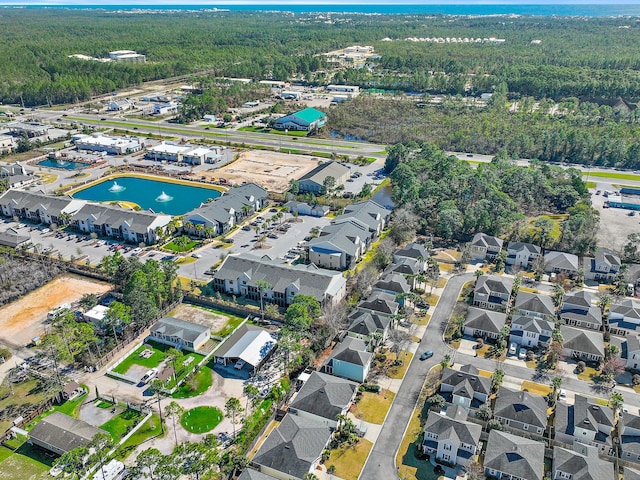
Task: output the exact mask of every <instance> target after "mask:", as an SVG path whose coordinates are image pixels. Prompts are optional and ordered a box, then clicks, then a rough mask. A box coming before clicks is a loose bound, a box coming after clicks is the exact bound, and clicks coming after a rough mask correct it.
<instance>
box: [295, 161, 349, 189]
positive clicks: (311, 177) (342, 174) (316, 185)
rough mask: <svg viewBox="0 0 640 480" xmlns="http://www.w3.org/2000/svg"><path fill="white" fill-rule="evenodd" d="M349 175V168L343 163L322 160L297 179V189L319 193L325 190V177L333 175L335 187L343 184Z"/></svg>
mask: <svg viewBox="0 0 640 480" xmlns="http://www.w3.org/2000/svg"><path fill="white" fill-rule="evenodd" d="M350 175H351V170H349V169H348V168H347V167H345V166H344V165H342V164H340V163H338V162H324V163H321V164H320V165H318V166H317V167H315V168H314V169H313V170H311V171H309V172H307V173H305V174H304V175H303V176H302V177H300V178H299V179H298V191H299V192H300V193H314V194H316V195H320V194H322V193H323V192H324V190H325V187H324V182H325V180H326V178H327V177H333V179H334V180H335V182H334V188H335V187H339V186H340V185H344V182H346V181H347V179H348V178H349V176H350Z"/></svg>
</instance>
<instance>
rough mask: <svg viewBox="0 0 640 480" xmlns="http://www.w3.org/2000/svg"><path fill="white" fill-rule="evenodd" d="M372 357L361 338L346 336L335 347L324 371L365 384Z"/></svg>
mask: <svg viewBox="0 0 640 480" xmlns="http://www.w3.org/2000/svg"><path fill="white" fill-rule="evenodd" d="M372 357H373V354H372V353H371V352H369V351H368V348H367V343H365V342H364V341H363V340H360V339H359V338H354V337H350V336H346V337H344V338H343V339H342V341H341V342H340V343H338V344H337V345H336V346H335V347H334V349H333V352H331V355H330V356H329V359H328V360H327V363H326V364H325V365H324V367H323V371H324V372H325V373H329V374H331V375H337V376H338V377H343V378H348V379H349V380H353V381H355V382H364V380H365V378H367V375H369V368H370V366H371V358H372Z"/></svg>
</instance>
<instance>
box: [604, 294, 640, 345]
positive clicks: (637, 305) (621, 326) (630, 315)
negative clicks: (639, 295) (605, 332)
mask: <svg viewBox="0 0 640 480" xmlns="http://www.w3.org/2000/svg"><path fill="white" fill-rule="evenodd" d="M609 331H610V332H611V333H612V334H614V335H622V336H624V335H627V334H629V333H635V332H639V333H640V301H638V300H636V299H633V298H625V299H623V300H621V301H617V302H612V304H611V306H610V307H609Z"/></svg>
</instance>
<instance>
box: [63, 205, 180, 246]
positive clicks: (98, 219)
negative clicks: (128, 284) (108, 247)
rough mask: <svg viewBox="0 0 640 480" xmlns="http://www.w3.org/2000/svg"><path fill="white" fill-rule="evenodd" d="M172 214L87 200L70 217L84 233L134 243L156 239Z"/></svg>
mask: <svg viewBox="0 0 640 480" xmlns="http://www.w3.org/2000/svg"><path fill="white" fill-rule="evenodd" d="M169 222H171V216H170V215H161V214H160V215H159V214H156V213H153V212H147V211H135V210H129V209H124V208H120V207H118V206H115V205H101V204H97V203H86V204H85V205H83V206H82V208H80V210H78V211H77V212H76V213H74V214H73V216H72V217H71V226H72V227H73V228H75V229H76V230H79V231H81V232H84V233H97V234H98V235H102V236H107V237H113V238H121V239H123V240H126V241H127V242H132V243H142V242H144V243H155V242H156V241H157V240H158V232H159V231H164V230H165V229H166V227H167V225H168V224H169Z"/></svg>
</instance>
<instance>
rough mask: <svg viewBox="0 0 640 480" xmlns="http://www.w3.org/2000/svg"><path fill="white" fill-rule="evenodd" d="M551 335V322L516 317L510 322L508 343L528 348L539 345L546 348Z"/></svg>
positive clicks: (536, 318)
mask: <svg viewBox="0 0 640 480" xmlns="http://www.w3.org/2000/svg"><path fill="white" fill-rule="evenodd" d="M552 333H553V322H551V321H549V320H546V319H543V318H538V317H528V316H518V317H516V318H514V319H513V320H512V322H511V331H510V332H509V342H512V343H517V344H518V345H522V346H523V347H530V348H536V347H538V346H539V345H541V346H546V347H548V346H549V343H550V341H551V334H552Z"/></svg>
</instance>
